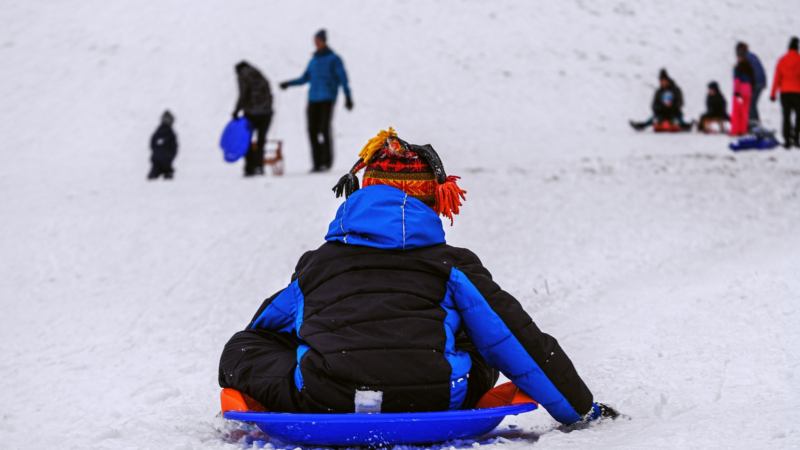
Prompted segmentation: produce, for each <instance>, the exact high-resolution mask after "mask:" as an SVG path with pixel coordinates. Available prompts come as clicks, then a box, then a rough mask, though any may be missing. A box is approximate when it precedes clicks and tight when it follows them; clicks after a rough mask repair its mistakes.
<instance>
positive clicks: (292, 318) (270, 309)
mask: <svg viewBox="0 0 800 450" xmlns="http://www.w3.org/2000/svg"><path fill="white" fill-rule="evenodd" d="M303 306H304V305H303V293H302V292H301V291H300V286H299V285H298V282H297V280H295V281H294V282H292V284H290V285H289V286H288V287H287V288H286V289H284V290H283V291H281V292H280V293H279V294H278V295H277V297H275V298H274V299H273V300H272V301H271V302H270V303H269V304H268V305H267V306H266V308H264V309H263V311H261V313H260V314H259V315H258V317H257V318H256V319H255V320H254V321H253V322H252V324H251V325H250V329H251V330H254V329H258V328H261V329H266V330H270V331H275V332H284V333H292V332H294V333H299V330H300V326H302V324H303ZM298 337H299V334H298Z"/></svg>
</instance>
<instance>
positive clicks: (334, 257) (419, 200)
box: [219, 128, 617, 424]
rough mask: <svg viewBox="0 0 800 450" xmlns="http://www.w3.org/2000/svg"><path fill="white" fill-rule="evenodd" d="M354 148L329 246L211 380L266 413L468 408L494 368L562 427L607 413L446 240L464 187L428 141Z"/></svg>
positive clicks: (258, 319) (510, 300) (258, 317)
mask: <svg viewBox="0 0 800 450" xmlns="http://www.w3.org/2000/svg"><path fill="white" fill-rule="evenodd" d="M359 156H360V158H359V160H358V162H357V163H356V164H355V165H354V166H353V168H352V169H351V170H350V172H349V173H347V174H346V175H344V176H343V177H342V178H341V179H340V180H339V182H338V184H337V185H336V186H335V187H334V192H335V193H336V196H337V197H339V196H341V195H342V194H343V195H344V196H345V200H344V202H343V203H342V204H341V206H340V207H339V209H338V211H337V212H336V216H335V218H334V219H333V221H332V222H331V223H330V225H329V228H328V232H327V235H326V236H325V241H327V242H326V243H324V244H323V245H322V246H321V247H319V248H318V249H317V250H313V251H309V252H307V253H306V254H304V255H303V256H302V257H301V258H300V261H299V262H298V263H297V267H296V269H295V273H294V274H293V275H292V278H291V280H292V281H291V283H290V284H289V285H288V286H287V287H286V288H285V289H283V290H281V291H280V292H278V293H276V294H275V295H273V296H272V297H270V298H268V299H267V300H265V301H264V302H263V304H262V305H261V307H260V308H258V311H257V312H256V313H255V315H254V316H253V318H252V320H251V321H250V323H249V324H248V325H247V327H246V328H245V329H244V330H243V331H240V332H238V333H236V334H235V335H234V336H233V337H232V338H231V339H230V341H229V342H228V343H227V344H226V345H225V348H224V350H223V353H222V356H221V359H220V365H219V384H220V386H221V387H223V388H233V389H236V390H238V391H240V392H242V393H243V394H245V395H247V396H249V397H251V398H252V399H254V400H256V401H257V402H259V403H261V404H262V405H263V406H264V407H265V408H266V409H267V410H269V411H273V412H295V413H301V412H302V413H320V412H330V413H352V412H354V411H355V409H356V407H357V405H356V403H357V402H356V399H357V398H358V397H359V395H360V396H361V397H364V396H367V397H370V398H371V399H375V398H379V399H380V402H379V403H380V405H379V408H380V412H387V413H388V412H424V411H445V410H456V409H468V408H473V407H475V405H476V403H477V402H478V400H479V399H480V398H481V396H483V395H484V394H485V393H486V392H487V391H489V390H490V389H491V388H492V387H493V386H494V384H495V382H496V381H497V379H498V376H499V374H498V371H501V372H503V373H504V374H505V375H506V376H507V377H508V378H509V379H510V380H511V381H513V382H514V383H515V384H516V385H517V386H518V387H519V388H521V389H522V390H524V391H525V392H526V393H527V394H529V395H530V396H531V397H532V398H533V399H534V400H536V401H537V402H538V403H539V404H540V405H541V406H543V407H544V408H545V409H546V410H547V411H548V412H549V413H550V414H551V415H552V416H553V417H554V418H555V419H556V420H558V421H559V422H561V423H563V424H572V423H575V422H578V421H582V420H583V421H588V420H592V419H595V418H598V417H601V416H606V417H615V416H616V415H617V413H616V411H614V410H613V409H611V408H610V407H607V406H605V405H602V404H599V403H594V400H593V398H592V393H591V392H590V391H589V388H587V387H586V385H585V384H584V382H583V380H581V377H580V376H579V375H578V372H577V371H576V370H575V367H574V366H573V365H572V362H571V361H570V359H569V357H568V356H567V354H566V353H565V352H564V350H563V349H562V348H561V346H560V345H559V344H558V342H557V341H556V339H555V338H553V337H551V336H549V335H547V334H545V333H543V332H542V331H540V330H539V328H538V327H537V326H536V324H534V323H533V321H532V320H531V318H530V316H528V314H527V313H526V312H525V310H524V309H523V307H522V306H521V305H520V303H519V302H518V301H517V300H516V299H515V298H514V297H512V296H511V294H509V293H507V292H505V291H503V290H502V289H501V288H500V286H498V285H497V284H496V283H495V282H494V281H493V280H492V276H491V274H490V273H489V271H488V270H486V268H484V267H483V265H482V264H481V261H480V259H478V257H477V256H476V255H475V254H474V253H472V252H471V251H469V250H467V249H464V248H458V247H452V246H450V245H448V244H446V243H445V233H444V229H443V226H442V220H441V219H440V218H439V217H438V216H439V215H440V214H441V215H442V216H445V217H447V218H448V219H450V220H451V224H452V220H453V215H454V214H458V212H459V207H460V206H461V200H462V199H464V198H465V197H464V194H466V191H464V190H461V189H460V188H459V187H458V185H457V184H456V180H457V179H458V178H459V177H455V176H447V174H446V173H445V171H444V167H443V165H442V162H441V160H440V159H439V156H438V155H437V153H436V151H435V150H434V149H433V147H431V146H430V145H422V146H420V145H413V144H409V143H407V142H405V141H403V140H402V139H400V138H399V137H397V134H396V133H395V132H394V130H393V129H392V128H389V131H381V133H380V134H378V135H377V136H376V137H375V138H373V139H371V140H370V141H369V142H368V143H367V145H366V146H365V147H364V149H363V150H362V152H361V154H360V155H359ZM362 169H365V172H364V180H363V187H362V188H361V189H359V182H358V178H357V176H356V174H357V173H358V172H359V171H360V170H362ZM364 391H369V392H364ZM373 406H374V405H373Z"/></svg>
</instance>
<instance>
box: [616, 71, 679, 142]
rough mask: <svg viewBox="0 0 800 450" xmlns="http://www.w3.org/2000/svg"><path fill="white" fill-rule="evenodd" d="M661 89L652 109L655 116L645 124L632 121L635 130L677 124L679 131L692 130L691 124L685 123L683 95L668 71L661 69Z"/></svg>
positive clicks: (659, 75) (659, 77)
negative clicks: (682, 109)
mask: <svg viewBox="0 0 800 450" xmlns="http://www.w3.org/2000/svg"><path fill="white" fill-rule="evenodd" d="M658 81H659V85H660V86H659V88H658V89H657V90H656V93H655V95H654V96H653V104H652V105H651V108H652V110H653V115H652V116H651V117H650V118H649V119H647V120H646V121H644V122H638V123H637V122H634V121H630V124H631V126H632V127H633V129H634V130H637V131H639V130H643V129H645V128H647V127H648V126H650V125H654V126H660V125H661V124H662V123H664V122H667V123H669V124H673V123H677V125H678V127H680V128H679V129H681V130H690V129H691V128H692V124H691V123H686V122H684V121H683V112H681V108H683V93H682V92H681V88H679V87H678V85H677V84H675V81H673V80H672V78H670V77H669V75H668V74H667V70H666V69H661V72H660V73H659V74H658Z"/></svg>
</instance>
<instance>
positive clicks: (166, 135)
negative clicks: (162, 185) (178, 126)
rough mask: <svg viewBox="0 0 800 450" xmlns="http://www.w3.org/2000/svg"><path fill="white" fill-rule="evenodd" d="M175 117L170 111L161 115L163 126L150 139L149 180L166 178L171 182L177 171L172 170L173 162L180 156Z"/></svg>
mask: <svg viewBox="0 0 800 450" xmlns="http://www.w3.org/2000/svg"><path fill="white" fill-rule="evenodd" d="M174 122H175V117H174V116H173V115H172V113H170V112H169V110H167V111H164V114H162V115H161V124H160V125H159V126H158V128H156V132H155V133H153V136H152V137H150V150H151V151H152V155H151V156H150V163H151V164H152V165H151V167H150V173H149V174H147V179H148V180H155V179H158V177H160V176H162V175H163V176H164V179H165V180H171V179H172V175H173V174H174V173H175V170H174V169H173V168H172V161H173V160H175V155H177V154H178V138H177V136H175V132H174V131H173V130H172V124H173V123H174Z"/></svg>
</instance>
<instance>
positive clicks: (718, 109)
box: [697, 81, 731, 133]
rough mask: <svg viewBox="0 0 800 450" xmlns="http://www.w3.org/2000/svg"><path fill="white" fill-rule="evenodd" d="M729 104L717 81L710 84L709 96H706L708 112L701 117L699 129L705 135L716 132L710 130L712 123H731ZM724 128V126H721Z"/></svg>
mask: <svg viewBox="0 0 800 450" xmlns="http://www.w3.org/2000/svg"><path fill="white" fill-rule="evenodd" d="M727 110H728V102H727V101H725V97H724V96H723V95H722V92H720V90H719V84H717V82H716V81H712V82H710V83H708V95H707V96H706V112H704V113H703V114H702V115H701V116H700V120H699V121H698V125H697V129H698V131H702V132H704V133H713V132H714V131H713V130H712V129H711V128H709V125H710V123H712V122H719V123H723V122H727V121H730V120H731V119H730V117H729V116H728V112H727ZM720 126H722V125H720Z"/></svg>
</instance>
